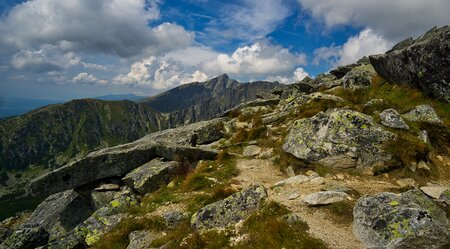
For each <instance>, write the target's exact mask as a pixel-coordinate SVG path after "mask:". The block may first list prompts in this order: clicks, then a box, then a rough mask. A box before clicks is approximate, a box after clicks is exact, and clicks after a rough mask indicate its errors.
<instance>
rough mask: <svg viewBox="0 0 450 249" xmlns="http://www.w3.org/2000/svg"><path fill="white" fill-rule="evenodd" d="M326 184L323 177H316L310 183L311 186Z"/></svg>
mask: <svg viewBox="0 0 450 249" xmlns="http://www.w3.org/2000/svg"><path fill="white" fill-rule="evenodd" d="M324 183H325V180H324V179H323V177H320V176H319V177H314V178H312V179H311V180H310V181H309V184H311V185H322V184H324Z"/></svg>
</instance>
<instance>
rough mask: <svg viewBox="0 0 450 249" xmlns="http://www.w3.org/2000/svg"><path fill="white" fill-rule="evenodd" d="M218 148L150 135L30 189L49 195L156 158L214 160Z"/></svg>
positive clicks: (39, 180) (57, 172)
mask: <svg viewBox="0 0 450 249" xmlns="http://www.w3.org/2000/svg"><path fill="white" fill-rule="evenodd" d="M216 156H217V151H214V150H209V149H202V148H196V147H190V146H180V145H176V144H172V143H166V142H154V141H151V140H148V138H147V137H145V138H143V139H140V140H137V141H135V142H133V143H129V144H124V145H120V146H116V147H111V148H107V149H103V150H99V151H96V152H92V153H91V154H89V155H88V156H86V157H84V158H83V159H81V160H78V161H75V162H72V163H70V164H68V165H66V166H64V167H62V168H59V169H57V170H55V171H52V172H50V173H48V174H45V175H43V176H40V177H39V178H36V179H34V180H33V181H32V182H31V183H30V184H29V186H28V191H29V193H31V194H32V195H35V196H46V195H50V194H53V193H57V192H61V191H64V190H67V189H72V188H75V187H79V186H81V185H84V184H87V183H90V182H93V181H96V180H99V179H103V178H106V177H113V176H120V175H124V174H126V173H128V172H130V171H131V170H133V169H135V168H136V167H138V166H141V165H143V164H144V163H147V162H149V161H151V160H152V159H154V158H158V157H163V158H166V159H168V160H174V159H176V158H178V157H181V158H183V157H184V158H189V159H190V160H200V159H205V160H213V159H215V158H216Z"/></svg>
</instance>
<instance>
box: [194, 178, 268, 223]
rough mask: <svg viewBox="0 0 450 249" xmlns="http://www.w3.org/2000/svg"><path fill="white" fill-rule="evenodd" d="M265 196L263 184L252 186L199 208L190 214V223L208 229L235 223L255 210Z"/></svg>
mask: <svg viewBox="0 0 450 249" xmlns="http://www.w3.org/2000/svg"><path fill="white" fill-rule="evenodd" d="M266 197H267V191H266V189H265V188H264V186H262V185H255V186H252V187H250V188H247V189H245V190H243V191H241V192H239V193H236V194H233V195H231V196H229V197H228V198H226V199H224V200H221V201H218V202H215V203H212V204H209V205H207V206H205V207H203V208H201V209H200V210H198V211H197V212H196V213H195V214H194V215H193V216H192V218H191V225H192V227H193V228H195V229H209V228H222V227H227V226H229V225H233V224H236V223H238V222H239V221H241V220H244V219H245V218H246V217H248V216H249V215H250V214H251V213H252V212H254V211H256V210H257V209H258V208H259V207H260V205H261V203H262V201H263V200H264V199H265V198H266Z"/></svg>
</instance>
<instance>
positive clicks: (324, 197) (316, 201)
mask: <svg viewBox="0 0 450 249" xmlns="http://www.w3.org/2000/svg"><path fill="white" fill-rule="evenodd" d="M349 197H350V196H349V195H348V194H346V193H345V192H338V191H320V192H317V193H313V194H310V195H307V196H305V197H303V198H302V201H303V202H304V203H306V204H307V205H309V206H318V205H328V204H333V203H337V202H341V201H345V200H347V198H349Z"/></svg>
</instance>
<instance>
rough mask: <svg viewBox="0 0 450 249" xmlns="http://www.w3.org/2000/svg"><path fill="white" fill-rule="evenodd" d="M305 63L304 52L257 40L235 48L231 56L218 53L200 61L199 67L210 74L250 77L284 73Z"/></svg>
mask: <svg viewBox="0 0 450 249" xmlns="http://www.w3.org/2000/svg"><path fill="white" fill-rule="evenodd" d="M305 64H306V55H305V54H293V53H291V52H290V51H289V50H288V49H286V48H283V47H281V46H274V45H269V44H267V43H263V42H257V43H255V44H253V45H251V46H244V47H239V48H237V49H236V50H235V51H234V52H233V54H232V55H231V56H230V55H227V54H220V55H218V56H217V58H216V59H214V60H211V61H206V62H204V63H202V67H201V68H202V69H203V70H204V71H206V72H208V73H211V74H221V73H229V74H235V75H240V76H250V77H252V76H273V75H280V74H286V73H288V72H291V71H292V70H293V69H294V68H295V67H296V66H298V65H305Z"/></svg>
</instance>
